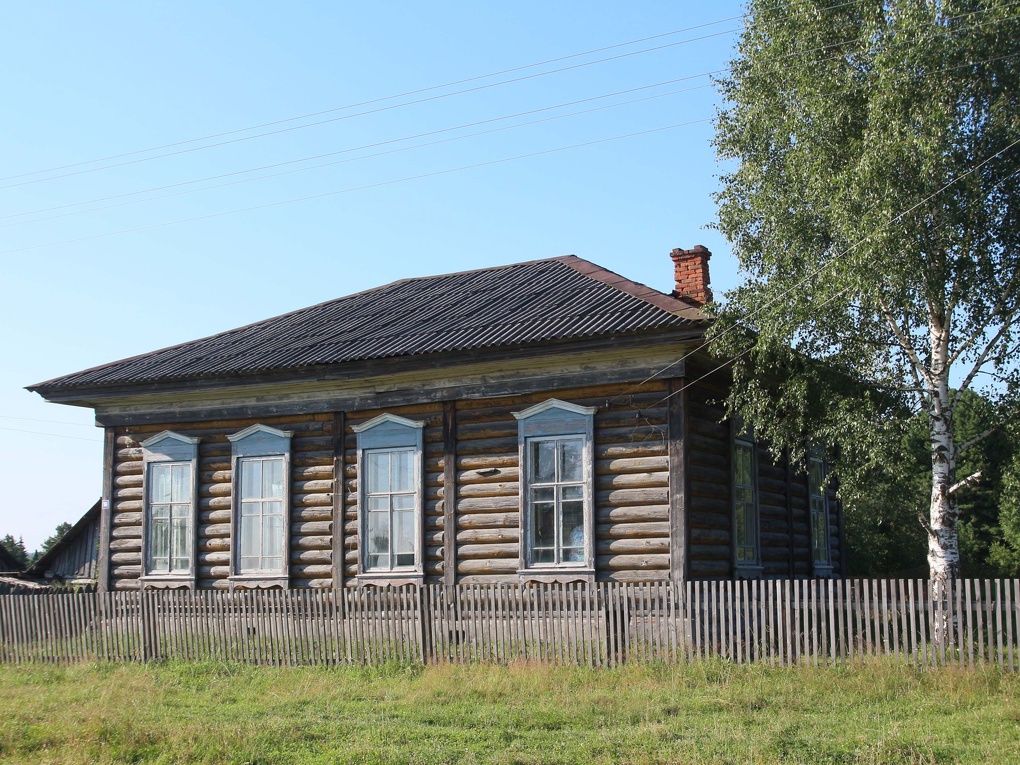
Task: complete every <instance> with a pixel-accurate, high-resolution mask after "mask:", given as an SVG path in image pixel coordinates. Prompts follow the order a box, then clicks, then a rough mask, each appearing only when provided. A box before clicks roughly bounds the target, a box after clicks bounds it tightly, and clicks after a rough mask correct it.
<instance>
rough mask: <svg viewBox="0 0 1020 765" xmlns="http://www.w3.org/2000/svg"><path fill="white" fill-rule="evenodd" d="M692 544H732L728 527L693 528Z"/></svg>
mask: <svg viewBox="0 0 1020 765" xmlns="http://www.w3.org/2000/svg"><path fill="white" fill-rule="evenodd" d="M691 544H699V545H726V546H727V547H728V546H729V544H730V532H729V530H728V529H705V528H693V527H692V528H691Z"/></svg>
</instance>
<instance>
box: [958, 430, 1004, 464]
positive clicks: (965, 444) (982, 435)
mask: <svg viewBox="0 0 1020 765" xmlns="http://www.w3.org/2000/svg"><path fill="white" fill-rule="evenodd" d="M998 429H999V426H998V425H993V426H992V427H990V428H989V429H988V430H986V431H985V432H983V433H978V434H977V435H976V436H974V438H970V439H968V440H966V441H964V442H963V443H962V444H960V445H959V446H957V447H956V456H957V457H959V456H960V455H961V454H963V453H964V452H965V451H966V450H967V449H969V448H970V447H972V446H974V445H975V444H979V443H981V442H982V441H984V440H985V439H986V438H988V436H990V435H992V433H994V432H995V431H997V430H998Z"/></svg>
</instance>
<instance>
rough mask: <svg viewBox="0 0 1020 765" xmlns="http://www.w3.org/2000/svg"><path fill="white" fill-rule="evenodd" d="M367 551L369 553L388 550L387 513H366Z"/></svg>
mask: <svg viewBox="0 0 1020 765" xmlns="http://www.w3.org/2000/svg"><path fill="white" fill-rule="evenodd" d="M368 551H369V553H387V552H389V551H390V530H389V516H388V514H387V513H369V514H368Z"/></svg>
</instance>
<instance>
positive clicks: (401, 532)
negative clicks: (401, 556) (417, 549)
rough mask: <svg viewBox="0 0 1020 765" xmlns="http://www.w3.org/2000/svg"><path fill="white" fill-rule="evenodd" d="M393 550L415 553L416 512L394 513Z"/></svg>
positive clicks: (402, 511) (403, 511)
mask: <svg viewBox="0 0 1020 765" xmlns="http://www.w3.org/2000/svg"><path fill="white" fill-rule="evenodd" d="M393 552H395V553H411V554H412V555H413V554H414V513H413V512H409V511H407V510H401V511H399V512H394V513H393Z"/></svg>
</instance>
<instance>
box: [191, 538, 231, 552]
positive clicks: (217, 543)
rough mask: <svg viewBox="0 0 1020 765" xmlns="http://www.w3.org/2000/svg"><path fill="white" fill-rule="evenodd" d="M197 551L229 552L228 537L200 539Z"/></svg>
mask: <svg viewBox="0 0 1020 765" xmlns="http://www.w3.org/2000/svg"><path fill="white" fill-rule="evenodd" d="M198 549H199V550H229V549H230V537H200V538H199V540H198Z"/></svg>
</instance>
